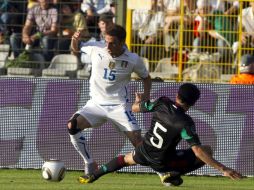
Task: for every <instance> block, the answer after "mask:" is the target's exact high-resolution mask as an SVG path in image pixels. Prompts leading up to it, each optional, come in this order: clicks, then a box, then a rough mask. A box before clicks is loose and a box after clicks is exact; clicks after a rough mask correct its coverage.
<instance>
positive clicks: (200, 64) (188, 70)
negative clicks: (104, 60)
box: [126, 0, 254, 83]
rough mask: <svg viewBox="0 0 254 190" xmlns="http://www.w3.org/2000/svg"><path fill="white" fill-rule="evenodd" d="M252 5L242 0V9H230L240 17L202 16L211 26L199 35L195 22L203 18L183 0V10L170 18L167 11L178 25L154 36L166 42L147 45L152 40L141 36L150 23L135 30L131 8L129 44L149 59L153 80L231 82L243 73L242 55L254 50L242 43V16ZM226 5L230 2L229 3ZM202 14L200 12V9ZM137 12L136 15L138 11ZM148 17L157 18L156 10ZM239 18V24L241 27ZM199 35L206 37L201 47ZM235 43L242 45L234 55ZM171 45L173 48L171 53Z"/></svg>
mask: <svg viewBox="0 0 254 190" xmlns="http://www.w3.org/2000/svg"><path fill="white" fill-rule="evenodd" d="M208 2H209V1H208ZM248 2H249V1H242V0H241V1H239V8H238V10H237V9H236V7H233V9H232V10H230V11H236V10H237V11H238V14H235V13H231V14H226V13H225V12H219V11H213V12H210V13H206V14H204V15H202V18H201V19H207V20H206V21H205V22H207V23H208V24H207V25H208V26H206V28H205V29H203V30H200V31H198V32H197V31H196V28H195V23H198V19H199V17H201V16H200V14H197V9H193V10H190V9H188V6H186V5H185V4H184V0H181V3H180V10H179V12H178V13H177V14H175V15H171V16H169V17H167V18H166V15H167V14H170V13H169V11H168V12H165V11H164V16H165V18H166V19H169V20H170V19H172V20H173V19H174V18H177V19H178V21H177V23H178V25H177V24H173V25H172V26H170V27H169V28H168V29H165V28H163V27H158V29H157V34H156V35H153V38H160V37H161V36H159V35H161V34H162V33H163V36H162V39H159V40H157V41H156V40H155V42H154V43H145V41H146V39H147V38H148V37H145V38H144V39H140V36H138V35H139V33H140V32H143V31H144V30H145V29H146V28H145V27H147V26H148V25H149V22H148V23H147V24H146V26H145V27H144V26H141V28H139V29H137V28H133V20H132V19H133V18H132V17H133V15H132V14H133V10H130V9H128V11H127V15H126V16H127V18H126V20H127V21H126V29H127V39H126V44H127V46H128V47H129V49H131V50H132V51H134V52H136V53H138V54H139V55H140V56H143V57H146V58H148V59H149V70H150V72H151V75H152V77H153V78H156V77H160V78H162V79H164V80H169V81H171V80H174V81H179V82H181V81H193V82H218V83H223V82H228V81H229V79H230V77H231V76H232V75H234V74H237V73H239V60H240V58H241V54H242V53H243V52H244V51H253V50H254V49H253V48H252V47H243V46H242V42H241V38H242V35H243V34H244V33H245V32H244V31H242V28H243V24H242V13H243V9H244V8H246V5H247V6H248V7H249V5H248ZM252 2H254V1H252ZM225 3H228V2H227V1H225ZM189 7H191V6H189ZM234 8H235V9H234ZM198 11H199V12H200V10H198ZM134 13H135V14H136V12H134ZM135 14H134V16H135ZM144 14H147V15H149V16H148V20H149V19H150V20H153V19H154V18H157V17H156V16H157V15H156V14H157V12H156V11H155V10H152V11H151V10H150V11H144ZM165 18H164V19H165ZM135 19H136V17H135ZM238 19H239V21H240V22H239V24H237V22H238ZM203 22H204V21H203ZM219 26H221V28H219ZM142 27H143V28H142ZM216 27H217V28H216ZM197 33H199V35H203V34H204V35H205V37H202V39H203V41H202V43H200V44H199V45H198V46H196V45H195V43H194V42H196V41H197V40H196V39H197V36H198V34H197ZM169 34H170V35H171V36H169ZM167 35H168V36H167ZM137 36H138V37H137ZM172 38H173V40H174V41H173V40H172ZM194 40H196V41H194ZM171 42H172V43H171ZM234 42H238V51H237V52H233V49H232V47H234V46H233V45H234ZM167 43H168V44H167ZM220 44H221V45H220ZM219 45H220V46H219ZM167 46H168V47H169V50H168V51H167ZM142 48H143V49H149V48H150V50H149V51H147V52H146V54H144V52H142ZM142 53H143V54H142ZM165 60H167V61H165ZM163 61H164V62H163ZM165 64H166V65H165ZM162 65H165V66H162Z"/></svg>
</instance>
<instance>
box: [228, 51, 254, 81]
mask: <svg viewBox="0 0 254 190" xmlns="http://www.w3.org/2000/svg"><path fill="white" fill-rule="evenodd" d="M230 83H231V84H251V85H253V84H254V56H253V55H249V54H246V55H243V56H242V58H241V65H240V74H239V75H235V76H233V77H232V78H231V80H230Z"/></svg>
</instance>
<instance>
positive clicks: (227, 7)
mask: <svg viewBox="0 0 254 190" xmlns="http://www.w3.org/2000/svg"><path fill="white" fill-rule="evenodd" d="M210 2H211V5H212V7H213V9H214V10H216V11H221V12H223V13H224V14H225V15H233V14H236V13H237V12H238V8H239V1H232V0H231V1H226V0H222V1H221V0H211V1H210Z"/></svg>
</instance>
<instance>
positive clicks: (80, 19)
mask: <svg viewBox="0 0 254 190" xmlns="http://www.w3.org/2000/svg"><path fill="white" fill-rule="evenodd" d="M75 1H76V0H72V1H66V2H65V1H64V2H63V4H61V9H60V10H61V15H60V17H61V20H60V30H59V32H60V34H59V40H58V44H57V46H58V47H57V49H58V50H59V52H60V53H70V44H71V37H72V35H73V34H74V33H75V32H77V31H79V32H80V37H81V39H82V40H84V41H87V39H88V38H89V37H90V36H89V32H88V28H87V25H86V20H85V17H84V16H83V14H82V13H81V12H80V11H79V10H80V3H77V2H75Z"/></svg>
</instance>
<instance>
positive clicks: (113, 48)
mask: <svg viewBox="0 0 254 190" xmlns="http://www.w3.org/2000/svg"><path fill="white" fill-rule="evenodd" d="M105 42H106V47H107V49H108V52H109V54H110V55H119V54H121V52H122V51H123V43H122V42H120V41H119V40H118V39H117V37H115V36H110V35H105Z"/></svg>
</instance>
